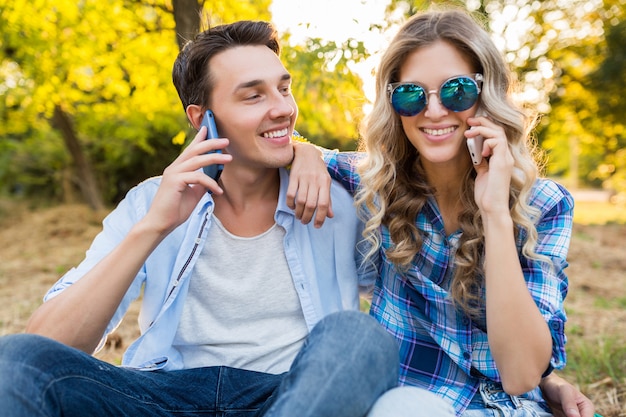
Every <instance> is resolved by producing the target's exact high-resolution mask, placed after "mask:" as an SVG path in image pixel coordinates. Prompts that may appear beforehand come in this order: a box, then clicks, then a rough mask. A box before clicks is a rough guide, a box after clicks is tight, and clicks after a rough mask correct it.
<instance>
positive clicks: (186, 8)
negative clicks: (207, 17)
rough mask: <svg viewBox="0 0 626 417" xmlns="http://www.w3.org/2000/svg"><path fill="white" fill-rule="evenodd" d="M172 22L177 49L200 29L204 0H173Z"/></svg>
mask: <svg viewBox="0 0 626 417" xmlns="http://www.w3.org/2000/svg"><path fill="white" fill-rule="evenodd" d="M173 5H174V23H175V24H176V42H178V49H179V50H180V49H181V48H182V47H183V45H184V44H185V43H186V42H187V41H188V40H191V39H193V38H194V36H196V34H197V33H198V30H199V29H200V16H201V14H202V8H203V7H204V0H174V1H173Z"/></svg>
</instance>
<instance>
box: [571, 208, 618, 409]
mask: <svg viewBox="0 0 626 417" xmlns="http://www.w3.org/2000/svg"><path fill="white" fill-rule="evenodd" d="M574 223H576V224H580V225H598V226H601V225H624V224H626V207H624V206H620V205H615V204H611V203H609V202H586V201H576V202H575V208H574ZM575 238H577V239H584V240H589V239H590V238H591V237H590V236H588V235H585V234H584V233H579V234H577V235H576V236H575ZM593 267H594V268H600V267H601V265H599V264H598V265H595V264H594V265H593ZM594 307H595V308H598V309H607V310H609V309H611V308H621V309H623V308H626V297H624V296H623V295H621V294H619V295H618V296H617V297H616V298H610V299H607V298H605V297H596V298H595V299H594ZM567 358H568V359H567V367H566V368H565V369H564V370H563V371H562V372H561V375H562V376H564V377H565V378H566V379H568V380H569V381H571V382H573V383H575V384H577V385H578V386H579V387H581V389H583V391H584V392H586V393H587V395H588V396H589V397H590V398H592V399H593V401H594V405H595V406H596V409H600V411H601V412H602V414H603V416H604V417H624V416H626V335H622V334H602V335H598V336H595V337H594V338H593V339H588V338H585V337H584V335H583V334H582V332H581V331H580V328H579V327H577V326H573V327H572V328H570V329H569V331H568V344H567Z"/></svg>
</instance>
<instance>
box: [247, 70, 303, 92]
mask: <svg viewBox="0 0 626 417" xmlns="http://www.w3.org/2000/svg"><path fill="white" fill-rule="evenodd" d="M280 80H281V81H288V80H291V74H289V73H287V74H283V75H282V76H281V77H280ZM261 84H265V81H264V80H250V81H246V82H245V83H241V84H239V85H238V86H237V87H235V91H237V90H243V89H244V88H252V87H256V86H258V85H261Z"/></svg>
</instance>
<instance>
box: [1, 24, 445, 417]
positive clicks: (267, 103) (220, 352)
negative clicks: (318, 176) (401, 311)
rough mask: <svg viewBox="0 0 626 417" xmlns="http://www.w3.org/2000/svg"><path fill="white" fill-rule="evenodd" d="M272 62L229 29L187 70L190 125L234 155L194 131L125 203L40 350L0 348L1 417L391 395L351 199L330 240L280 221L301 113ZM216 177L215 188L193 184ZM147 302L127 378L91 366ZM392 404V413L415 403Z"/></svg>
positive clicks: (14, 344) (328, 231)
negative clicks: (215, 171) (207, 169)
mask: <svg viewBox="0 0 626 417" xmlns="http://www.w3.org/2000/svg"><path fill="white" fill-rule="evenodd" d="M278 53H279V45H278V42H277V37H276V32H275V30H274V29H273V28H272V27H271V26H270V25H269V24H267V23H264V22H237V23H234V24H232V25H224V26H219V27H216V28H213V29H210V30H208V31H205V32H203V33H201V34H200V35H199V36H198V37H197V38H196V39H195V40H194V41H193V42H190V43H189V44H188V45H187V46H186V47H185V48H184V50H183V51H182V52H181V53H180V54H179V56H178V58H177V60H176V62H175V65H174V71H173V78H174V84H175V86H176V88H177V90H178V93H179V96H180V98H181V101H182V103H183V106H184V108H185V111H186V114H187V116H188V119H189V120H190V122H191V123H192V125H193V126H194V127H195V128H199V127H200V125H201V122H202V119H203V117H204V113H205V110H207V109H209V108H210V109H212V111H213V113H214V114H215V119H216V122H217V128H218V131H219V132H220V136H221V137H223V138H228V139H212V140H204V139H205V137H206V135H207V131H206V128H204V127H203V128H201V129H200V130H199V132H198V134H197V135H196V137H195V138H194V140H193V141H192V142H191V144H190V145H189V146H188V147H187V148H186V149H185V150H184V151H183V152H182V153H181V155H180V156H179V157H178V158H177V159H176V160H175V161H174V162H173V163H172V164H171V165H170V166H168V167H167V168H166V169H165V171H164V173H163V176H162V177H159V178H152V179H149V180H147V181H145V182H143V183H142V184H140V185H139V186H137V187H135V188H134V189H133V190H131V191H130V192H129V193H128V195H127V196H126V198H125V199H124V200H123V201H122V202H121V203H120V205H119V206H118V207H117V208H116V209H115V210H114V211H113V212H112V213H111V214H110V215H109V216H108V217H107V218H106V219H105V221H104V227H103V231H102V232H101V233H100V234H99V235H98V236H97V237H96V239H95V240H94V242H93V244H92V246H91V248H90V250H89V251H88V252H87V255H86V258H85V260H84V261H83V262H82V263H81V264H80V265H79V266H78V267H77V268H74V269H72V270H70V271H69V272H68V273H67V274H66V275H65V276H63V277H62V278H61V279H60V280H59V281H58V282H57V283H56V284H55V285H54V286H53V288H52V289H51V290H50V291H49V292H48V294H47V295H46V297H45V302H44V304H42V305H41V306H40V307H39V309H38V310H37V311H35V313H34V314H33V316H32V317H31V319H30V321H29V323H28V326H27V332H28V333H31V334H26V335H12V336H7V337H5V338H3V339H2V340H1V341H0V375H2V376H3V377H2V378H1V379H0V406H1V408H2V409H3V413H4V415H5V416H10V417H17V416H38V415H41V416H50V415H64V416H75V415H87V414H88V415H89V416H110V415H115V416H131V415H132V416H137V415H150V416H170V415H176V416H181V415H225V414H228V415H229V416H253V415H263V416H364V415H366V414H367V413H368V410H370V408H371V407H372V405H373V404H374V402H375V401H376V399H377V398H378V397H379V396H380V395H381V394H383V393H384V392H386V391H388V390H390V389H391V388H393V387H395V386H396V384H397V369H398V366H399V363H398V352H397V346H396V345H395V342H394V341H393V339H392V338H391V337H390V336H389V335H388V334H387V333H386V332H385V331H384V330H383V329H382V327H381V326H379V325H378V324H377V323H376V321H375V320H374V319H373V318H371V317H369V316H367V315H365V314H362V313H360V312H358V302H359V286H360V287H361V289H363V290H368V289H369V288H371V285H372V283H373V281H374V279H375V275H374V274H375V273H376V271H373V270H368V269H366V268H364V267H359V266H360V265H361V264H360V262H359V260H358V258H359V253H360V252H359V250H357V242H358V239H359V234H360V227H361V225H360V224H359V222H358V221H357V218H356V216H355V212H354V209H353V207H352V198H351V197H350V196H349V195H348V194H347V193H345V192H344V191H342V190H341V189H340V187H338V186H333V188H332V193H331V195H332V199H333V203H334V213H335V216H334V218H333V219H329V220H327V221H326V222H325V224H324V226H323V227H320V228H316V227H314V226H312V225H305V224H303V223H301V222H299V221H298V220H297V219H296V217H295V215H294V211H293V210H291V209H290V208H288V207H287V205H286V199H287V198H286V193H287V186H288V185H287V183H288V173H287V171H286V170H284V169H283V168H280V167H284V166H286V165H288V164H289V163H290V162H291V160H292V159H293V145H292V143H291V138H292V133H293V130H294V125H295V121H296V117H297V106H296V104H295V101H294V99H293V97H292V95H291V87H290V86H291V77H290V75H289V73H288V72H287V71H286V70H285V68H284V67H283V65H282V64H281V62H280V60H279V58H278ZM216 149H224V150H225V151H226V152H224V153H221V154H220V153H211V151H214V150H216ZM214 164H223V165H224V169H223V173H222V175H221V177H220V179H219V182H216V181H214V180H213V179H211V178H210V177H209V176H207V175H205V174H204V173H203V171H202V170H201V168H202V167H204V166H207V165H214ZM207 190H208V191H209V192H207ZM140 294H142V295H143V301H142V303H143V304H142V310H141V313H140V317H139V324H140V328H141V336H140V337H139V338H138V339H137V340H136V341H135V342H134V343H133V344H132V345H131V346H130V347H129V349H128V350H127V351H126V353H125V355H124V359H123V363H122V365H123V367H117V366H112V365H110V364H107V363H104V362H102V361H99V360H97V359H95V358H93V357H92V356H91V353H92V352H93V351H94V350H96V349H97V348H98V346H99V345H100V344H101V343H102V341H103V335H106V334H108V333H110V332H111V331H113V330H114V329H115V327H116V326H117V325H118V324H119V322H120V321H121V319H122V317H123V315H124V314H125V312H126V310H127V308H128V306H129V304H130V303H131V301H132V300H134V299H136V298H137V297H138V296H139V295H140ZM392 391H393V392H394V396H393V403H394V405H398V404H401V403H402V401H403V398H407V396H406V395H405V396H404V397H403V395H404V394H403V393H404V392H405V391H403V390H402V389H398V391H395V390H392ZM392 391H390V392H392ZM398 392H399V393H400V394H398ZM422 394H424V397H423V400H420V407H421V410H420V411H422V412H424V413H426V414H424V415H446V413H448V412H449V408H448V406H447V405H445V404H441V401H440V400H438V399H437V398H435V397H434V395H432V394H430V393H427V392H422V393H420V392H417V391H415V392H411V393H410V397H411V398H412V399H416V398H421V397H420V395H422ZM397 398H399V400H398V399H397ZM430 401H432V406H431V408H429V404H431V403H430ZM386 408H388V407H384V406H383V407H382V410H381V406H378V408H377V410H378V411H375V413H376V414H375V415H383V414H384V413H385V409H386ZM407 409H408V408H407ZM370 415H373V414H370ZM395 415H397V414H395Z"/></svg>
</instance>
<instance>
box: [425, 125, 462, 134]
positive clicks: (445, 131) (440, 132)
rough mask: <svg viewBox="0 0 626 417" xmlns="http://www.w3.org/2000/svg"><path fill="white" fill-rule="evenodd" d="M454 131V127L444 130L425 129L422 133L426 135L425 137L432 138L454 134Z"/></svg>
mask: <svg viewBox="0 0 626 417" xmlns="http://www.w3.org/2000/svg"><path fill="white" fill-rule="evenodd" d="M454 129H456V128H455V127H452V126H451V127H447V128H445V129H426V128H424V133H426V134H427V135H434V136H440V135H445V134H448V133H451V132H454Z"/></svg>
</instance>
